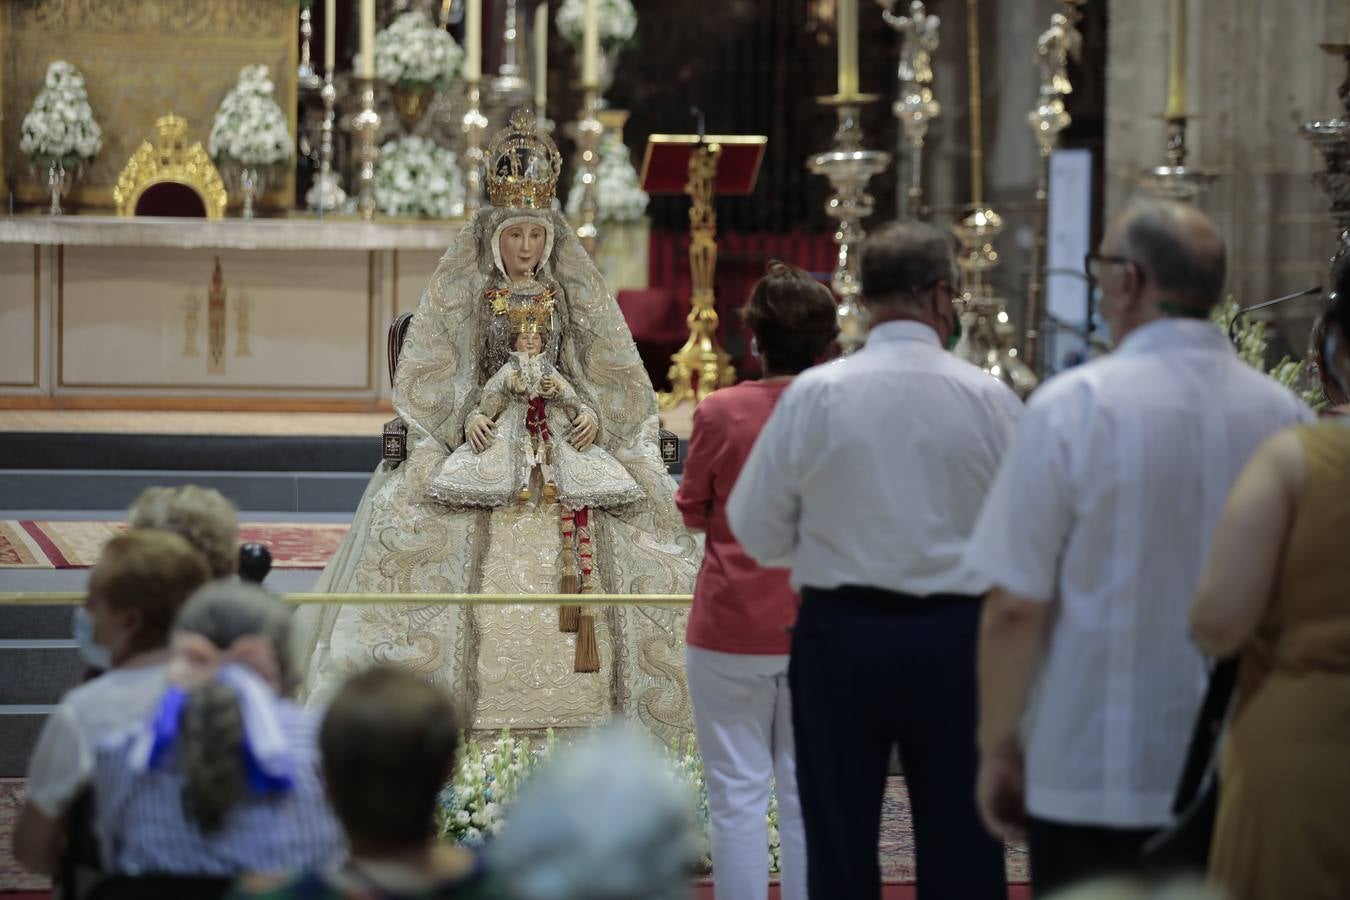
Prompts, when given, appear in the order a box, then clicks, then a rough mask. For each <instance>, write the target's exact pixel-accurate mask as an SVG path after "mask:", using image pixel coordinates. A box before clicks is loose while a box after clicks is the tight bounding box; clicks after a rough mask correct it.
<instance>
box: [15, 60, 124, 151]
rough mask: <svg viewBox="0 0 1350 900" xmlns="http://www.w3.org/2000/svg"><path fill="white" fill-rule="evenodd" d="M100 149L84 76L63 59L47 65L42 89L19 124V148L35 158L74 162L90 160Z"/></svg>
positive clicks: (97, 131)
mask: <svg viewBox="0 0 1350 900" xmlns="http://www.w3.org/2000/svg"><path fill="white" fill-rule="evenodd" d="M102 148H103V131H102V129H100V128H99V127H98V123H97V122H96V121H94V111H93V109H92V108H91V107H90V106H89V95H88V93H87V92H86V91H85V86H84V76H83V75H81V74H80V72H79V70H78V69H76V68H75V67H74V66H72V65H71V64H70V63H68V62H66V61H65V60H57V61H55V62H53V63H52V64H51V65H49V66H48V67H47V75H46V78H45V79H44V81H43V85H42V90H41V91H40V92H39V93H38V95H37V97H36V98H35V99H34V100H33V108H32V109H30V110H29V111H28V115H26V116H24V117H23V124H22V125H21V126H20V127H19V150H20V152H22V153H26V154H27V155H28V156H29V157H31V158H33V159H34V160H35V161H50V160H62V161H65V162H70V163H74V162H76V161H80V160H89V159H93V158H94V157H95V156H97V155H98V151H99V150H101V149H102Z"/></svg>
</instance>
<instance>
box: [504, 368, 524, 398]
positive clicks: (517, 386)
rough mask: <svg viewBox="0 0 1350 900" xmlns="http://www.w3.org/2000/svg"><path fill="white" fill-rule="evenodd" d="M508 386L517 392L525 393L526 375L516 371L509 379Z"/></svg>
mask: <svg viewBox="0 0 1350 900" xmlns="http://www.w3.org/2000/svg"><path fill="white" fill-rule="evenodd" d="M507 386H508V387H509V388H511V390H512V391H514V392H515V393H517V394H523V393H525V376H524V375H522V374H520V373H519V372H516V373H515V374H513V375H512V376H511V377H510V378H509V379H508V380H507Z"/></svg>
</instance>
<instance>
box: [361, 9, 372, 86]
mask: <svg viewBox="0 0 1350 900" xmlns="http://www.w3.org/2000/svg"><path fill="white" fill-rule="evenodd" d="M360 75H361V77H362V78H374V77H375V0H361V72H360Z"/></svg>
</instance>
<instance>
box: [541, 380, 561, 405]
mask: <svg viewBox="0 0 1350 900" xmlns="http://www.w3.org/2000/svg"><path fill="white" fill-rule="evenodd" d="M559 393H560V389H559V388H558V382H557V380H556V379H555V378H554V377H553V376H552V375H545V376H544V377H543V378H542V379H541V380H540V382H539V396H541V397H543V398H544V399H545V400H552V399H553V398H554V397H556V396H558V394H559Z"/></svg>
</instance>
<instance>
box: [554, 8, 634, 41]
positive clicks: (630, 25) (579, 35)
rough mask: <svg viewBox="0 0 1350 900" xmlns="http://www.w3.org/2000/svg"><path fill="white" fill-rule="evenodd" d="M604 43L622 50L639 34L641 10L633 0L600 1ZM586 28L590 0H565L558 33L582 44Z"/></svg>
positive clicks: (601, 38) (560, 10)
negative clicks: (635, 7) (638, 15)
mask: <svg viewBox="0 0 1350 900" xmlns="http://www.w3.org/2000/svg"><path fill="white" fill-rule="evenodd" d="M596 19H597V24H598V25H599V32H600V35H599V36H600V46H601V48H603V49H604V50H607V51H608V50H619V49H621V48H623V47H625V46H627V45H628V44H629V43H630V42H631V41H632V40H633V35H634V34H636V33H637V10H635V9H633V4H632V0H600V2H599V4H598V9H597V16H596ZM585 28H586V0H563V4H562V6H561V7H560V8H559V9H558V33H559V34H560V35H562V37H563V40H565V41H567V42H568V43H569V44H571V45H572V46H574V47H580V46H581V42H582V40H583V38H584V31H585Z"/></svg>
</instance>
